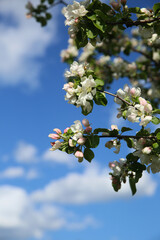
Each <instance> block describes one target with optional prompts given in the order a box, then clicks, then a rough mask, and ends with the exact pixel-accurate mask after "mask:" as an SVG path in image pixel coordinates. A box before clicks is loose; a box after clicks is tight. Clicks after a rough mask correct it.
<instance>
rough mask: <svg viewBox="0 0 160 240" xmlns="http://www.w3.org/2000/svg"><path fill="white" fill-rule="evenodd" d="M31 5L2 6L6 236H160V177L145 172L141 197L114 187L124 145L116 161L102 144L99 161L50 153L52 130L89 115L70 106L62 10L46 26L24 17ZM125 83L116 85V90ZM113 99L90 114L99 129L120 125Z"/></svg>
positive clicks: (0, 221) (2, 235)
mask: <svg viewBox="0 0 160 240" xmlns="http://www.w3.org/2000/svg"><path fill="white" fill-rule="evenodd" d="M34 2H36V1H34ZM156 2H158V1H149V0H148V1H133V0H130V1H129V4H130V6H136V5H137V4H140V6H141V7H143V6H151V5H152V4H153V3H156ZM25 3H26V1H25V0H24V1H20V0H1V2H0V19H1V21H0V36H1V37H0V63H1V64H0V103H1V104H0V112H1V124H0V133H1V135H0V138H1V147H0V159H1V168H0V239H3V240H11V239H12V240H36V239H41V240H62V239H63V240H64V239H70V240H90V239H92V240H97V239H101V240H106V239H107V240H128V239H130V240H134V239H138V240H139V239H140V240H158V239H160V230H159V212H160V211H159V199H160V191H159V190H160V189H159V188H160V177H159V174H157V175H156V176H153V175H147V174H145V175H144V177H143V179H142V180H141V181H140V183H139V185H138V193H137V195H136V196H135V197H131V192H130V189H129V187H128V185H127V184H126V185H125V186H123V188H122V190H121V191H120V192H119V193H115V192H114V191H113V189H112V187H111V181H110V179H109V175H108V173H109V169H108V163H109V161H113V160H118V159H119V157H125V156H126V154H127V153H128V152H129V151H128V149H127V148H126V146H125V144H124V145H123V146H122V149H121V151H120V154H119V156H117V155H115V154H114V153H113V151H112V150H108V149H106V148H104V144H105V141H106V140H104V139H103V140H102V141H101V144H100V147H99V148H98V149H96V150H95V159H94V161H93V163H92V164H89V163H87V162H83V163H82V164H79V163H78V162H77V160H76V158H74V157H73V156H69V155H66V154H65V153H62V152H59V151H55V152H50V151H49V148H50V140H49V138H48V134H49V133H51V132H52V130H53V128H55V127H58V128H60V129H62V130H63V129H65V128H66V127H68V126H70V125H72V124H73V122H74V121H75V120H78V119H79V120H82V119H83V118H84V117H83V116H82V115H81V111H80V109H77V108H75V107H74V106H72V105H69V104H67V102H65V101H64V95H65V93H64V91H63V90H62V87H63V84H64V77H63V74H64V71H65V69H66V67H67V66H66V65H65V64H63V63H62V62H61V59H60V56H59V55H60V51H61V50H62V49H63V48H66V47H67V40H68V35H67V28H65V27H64V18H63V16H61V12H60V7H56V8H55V9H53V21H51V22H50V23H49V25H48V26H47V27H46V28H41V27H40V26H39V24H37V23H36V22H35V21H34V20H33V19H30V20H27V19H26V18H25V12H26V10H25V8H24V6H25ZM126 82H127V80H124V79H122V80H120V81H115V82H114V83H113V86H112V91H113V92H115V91H116V90H117V89H118V88H119V87H122V86H123V85H124V84H125V83H126ZM108 101H109V104H108V106H107V107H106V108H104V107H95V108H94V110H93V113H92V114H90V115H89V116H88V119H89V121H90V122H91V123H92V126H93V128H96V127H107V128H110V125H111V124H112V123H113V124H114V123H118V122H117V119H116V118H115V116H116V114H115V113H116V106H115V105H113V98H112V97H108ZM123 123H124V122H123V121H121V122H120V124H121V126H122V125H123ZM124 124H125V125H126V126H130V127H131V126H132V125H131V124H129V123H128V122H125V123H124Z"/></svg>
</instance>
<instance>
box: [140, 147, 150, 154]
mask: <svg viewBox="0 0 160 240" xmlns="http://www.w3.org/2000/svg"><path fill="white" fill-rule="evenodd" d="M151 151H152V148H151V147H145V148H143V149H142V153H144V154H150V153H151Z"/></svg>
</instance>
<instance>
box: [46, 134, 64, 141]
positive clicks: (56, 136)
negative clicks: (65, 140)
mask: <svg viewBox="0 0 160 240" xmlns="http://www.w3.org/2000/svg"><path fill="white" fill-rule="evenodd" d="M48 137H50V138H52V139H56V140H57V139H60V138H61V137H60V136H59V135H58V134H54V133H51V134H49V135H48Z"/></svg>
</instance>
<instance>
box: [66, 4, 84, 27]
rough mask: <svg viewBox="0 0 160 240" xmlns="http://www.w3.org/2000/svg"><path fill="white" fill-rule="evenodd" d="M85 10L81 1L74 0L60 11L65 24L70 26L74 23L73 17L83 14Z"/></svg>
mask: <svg viewBox="0 0 160 240" xmlns="http://www.w3.org/2000/svg"><path fill="white" fill-rule="evenodd" d="M87 12H88V11H87V10H86V8H85V6H84V4H83V2H82V3H79V2H76V1H74V2H73V4H72V5H71V4H69V5H68V6H67V7H64V8H63V9H62V13H63V15H64V16H65V17H66V20H65V25H68V26H71V25H73V24H75V19H76V18H79V17H83V16H85V15H86V14H87Z"/></svg>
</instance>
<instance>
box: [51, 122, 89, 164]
mask: <svg viewBox="0 0 160 240" xmlns="http://www.w3.org/2000/svg"><path fill="white" fill-rule="evenodd" d="M82 124H83V125H84V127H85V129H83V127H82ZM82 124H81V122H80V121H79V120H76V121H74V124H73V125H71V126H70V127H67V128H66V129H65V130H64V132H63V133H62V131H61V130H60V129H58V128H54V129H53V131H54V132H55V133H51V134H49V135H48V137H50V138H51V139H54V140H57V141H55V142H51V146H52V148H51V149H50V150H51V151H55V150H57V149H59V150H61V151H65V152H67V153H68V154H70V153H73V154H74V155H75V157H76V158H78V161H79V162H82V161H83V157H84V154H83V151H82V147H83V146H84V144H85V143H86V140H87V135H90V133H91V132H92V128H91V126H90V123H89V121H88V120H87V119H83V120H82ZM60 140H61V141H60Z"/></svg>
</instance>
